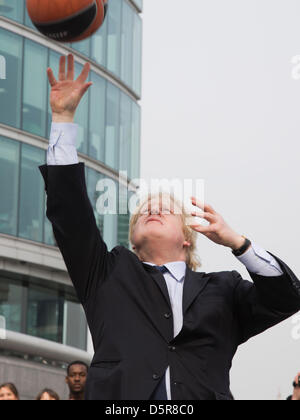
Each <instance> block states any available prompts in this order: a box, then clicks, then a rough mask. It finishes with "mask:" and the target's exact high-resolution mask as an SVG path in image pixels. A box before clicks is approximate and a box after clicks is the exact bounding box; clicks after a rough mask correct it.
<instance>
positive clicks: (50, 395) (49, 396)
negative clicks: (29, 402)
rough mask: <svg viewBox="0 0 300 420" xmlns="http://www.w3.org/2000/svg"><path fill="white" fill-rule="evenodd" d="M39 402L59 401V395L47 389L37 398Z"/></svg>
mask: <svg viewBox="0 0 300 420" xmlns="http://www.w3.org/2000/svg"><path fill="white" fill-rule="evenodd" d="M36 400H37V401H59V400H60V398H59V395H58V394H57V393H56V392H55V391H53V390H52V389H48V388H45V389H43V391H41V392H40V393H39V395H38V396H37V397H36Z"/></svg>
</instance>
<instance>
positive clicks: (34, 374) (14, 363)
mask: <svg viewBox="0 0 300 420" xmlns="http://www.w3.org/2000/svg"><path fill="white" fill-rule="evenodd" d="M65 376H66V372H65V371H64V370H63V369H58V368H52V367H49V366H44V365H42V364H39V363H33V362H27V361H25V360H19V359H15V358H10V357H1V356H0V385H1V384H2V383H4V382H12V383H14V384H15V385H16V387H17V389H18V391H19V393H20V397H21V399H22V400H34V399H35V398H36V396H37V395H38V393H39V392H40V391H41V390H42V389H44V388H51V389H53V390H54V391H56V392H57V393H58V395H59V396H60V398H61V399H62V400H66V399H68V394H69V392H68V387H67V385H66V384H65Z"/></svg>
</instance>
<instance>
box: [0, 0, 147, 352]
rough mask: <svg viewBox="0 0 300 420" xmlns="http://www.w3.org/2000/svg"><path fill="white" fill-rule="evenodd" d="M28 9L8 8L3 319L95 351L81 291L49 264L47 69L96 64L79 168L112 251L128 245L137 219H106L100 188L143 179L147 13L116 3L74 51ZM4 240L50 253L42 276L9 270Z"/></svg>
mask: <svg viewBox="0 0 300 420" xmlns="http://www.w3.org/2000/svg"><path fill="white" fill-rule="evenodd" d="M25 5H26V2H25V1H20V0H0V57H1V60H0V65H2V68H1V71H0V197H1V199H0V261H1V258H2V266H1V264H0V316H4V317H5V319H6V322H7V329H8V330H9V331H14V332H17V333H20V334H25V335H28V336H33V337H37V338H41V339H45V340H49V341H52V342H55V343H59V344H64V345H67V346H71V347H74V348H77V349H81V350H84V351H86V350H88V348H87V328H86V325H85V322H84V316H83V312H82V308H81V307H80V305H79V304H78V302H77V300H76V297H75V293H74V290H73V288H72V286H71V283H70V282H69V283H68V282H66V281H64V282H63V283H64V284H62V283H61V282H57V281H56V280H55V275H53V271H54V272H55V270H56V271H57V272H59V273H60V272H62V271H63V269H62V265H61V262H59V263H58V266H59V267H56V266H55V263H54V262H53V260H51V264H50V263H49V264H48V265H49V266H47V261H50V260H49V258H48V254H47V253H54V254H55V253H58V252H59V251H58V249H57V247H56V243H55V238H54V236H53V232H52V227H51V224H50V222H49V221H48V219H47V218H46V195H45V190H44V182H43V179H42V177H41V174H40V172H39V169H38V166H39V165H42V164H44V163H46V152H47V147H48V138H49V133H50V128H51V109H50V104H49V93H50V88H49V84H48V80H47V75H46V69H47V67H51V68H52V69H53V71H54V73H55V74H57V72H58V65H59V57H60V55H62V54H65V55H67V54H68V53H70V52H72V53H73V54H74V57H75V69H76V77H77V76H78V74H79V73H80V72H81V70H82V67H83V65H84V63H85V62H86V61H89V62H90V63H91V72H90V76H89V77H90V81H92V82H93V86H92V88H91V89H89V91H88V93H87V94H86V95H85V97H84V98H83V100H82V102H81V103H80V106H79V108H78V110H77V113H76V123H77V124H78V126H79V134H78V139H77V150H78V152H79V160H80V161H83V162H84V163H85V167H86V179H87V187H88V193H89V197H90V200H91V203H92V205H93V207H94V209H95V216H96V220H97V224H98V227H99V229H100V230H101V232H102V234H103V236H104V239H105V241H106V242H107V244H108V247H109V248H113V247H114V246H116V245H117V244H122V245H124V246H128V223H129V217H128V216H127V215H120V216H118V215H115V216H114V215H108V216H100V215H99V214H98V213H97V212H96V202H97V198H98V196H99V193H97V191H96V184H97V182H98V181H99V179H101V177H106V178H111V180H112V181H113V182H114V183H115V184H116V187H118V182H119V171H126V172H127V174H128V179H129V180H130V179H134V178H138V177H139V172H140V135H141V130H140V124H141V110H140V106H139V100H140V98H141V61H142V60H141V55H142V19H141V12H142V7H143V5H142V0H109V1H108V13H107V16H106V20H105V23H104V24H103V25H102V27H101V28H100V29H99V30H98V31H97V33H96V34H94V35H93V36H92V37H91V38H89V39H87V40H84V41H81V42H79V43H74V44H58V43H56V42H54V41H51V40H49V39H47V38H45V37H43V36H42V35H41V34H40V33H39V32H37V30H36V29H35V28H34V26H33V25H32V23H31V21H30V19H29V17H28V14H27V10H26V7H25ZM3 65H5V68H3ZM1 241H2V243H3V244H4V246H6V245H7V244H15V245H16V249H17V248H18V246H19V245H20V244H21V245H22V247H23V248H24V247H25V248H26V247H28V249H30V251H28V252H29V253H30V252H31V253H34V252H37V253H40V254H38V256H41V255H42V256H43V258H40V260H39V261H42V264H39V265H38V268H39V270H40V274H41V275H40V277H39V276H37V275H36V273H37V271H38V270H33V268H36V267H34V263H33V262H32V260H33V259H34V258H31V259H30V258H29V257H28V260H27V259H26V257H24V256H22V262H23V263H24V264H25V265H26V264H27V265H29V266H30V267H31V268H32V270H31V271H34V272H35V274H34V275H28V274H25V273H22V272H21V273H20V269H18V273H17V272H13V271H7V270H5V269H1V268H5V259H6V258H7V257H6V255H4V254H5V253H4V254H3V255H2V254H1ZM7 246H10V245H7ZM11 246H12V247H13V246H14V245H11ZM23 248H22V249H23ZM12 251H13V249H12V250H11V252H12ZM15 254H17V252H15ZM54 254H53V255H54ZM28 255H29V254H28ZM44 255H47V258H48V259H47V258H46V257H45V258H44ZM51 255H52V254H51ZM55 255H56V254H55ZM10 261H11V259H10ZM57 261H58V259H57ZM36 266H37V265H36ZM27 271H28V270H27ZM78 325H80V326H81V328H80V334H78ZM0 353H1V343H0Z"/></svg>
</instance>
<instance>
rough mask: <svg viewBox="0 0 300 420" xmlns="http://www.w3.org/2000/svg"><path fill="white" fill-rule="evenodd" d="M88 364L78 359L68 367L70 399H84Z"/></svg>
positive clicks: (67, 379)
mask: <svg viewBox="0 0 300 420" xmlns="http://www.w3.org/2000/svg"><path fill="white" fill-rule="evenodd" d="M87 374H88V366H87V365H86V364H85V363H84V362H80V361H76V362H72V363H70V364H69V366H68V368H67V377H66V383H67V385H68V387H69V390H70V400H83V399H84V391H85V384H86V379H87Z"/></svg>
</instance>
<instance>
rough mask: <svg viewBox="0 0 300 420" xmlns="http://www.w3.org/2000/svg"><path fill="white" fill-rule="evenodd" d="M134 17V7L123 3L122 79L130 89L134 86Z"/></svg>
mask: <svg viewBox="0 0 300 420" xmlns="http://www.w3.org/2000/svg"><path fill="white" fill-rule="evenodd" d="M133 17H134V12H133V10H132V7H131V6H129V5H128V4H127V3H126V2H123V11H122V38H121V39H122V47H121V50H122V60H121V69H122V72H121V79H122V81H124V82H125V83H126V84H127V86H130V87H131V86H132V61H133Z"/></svg>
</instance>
